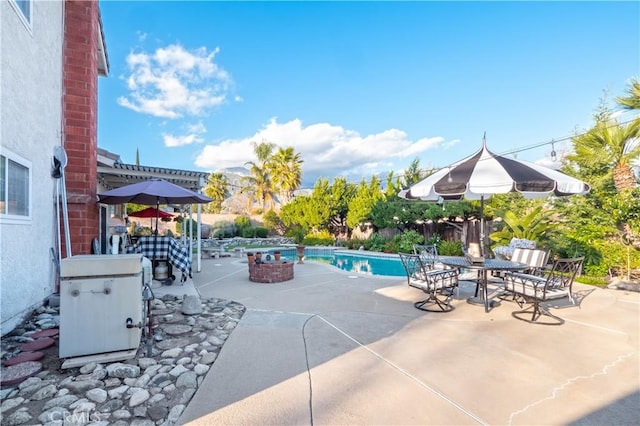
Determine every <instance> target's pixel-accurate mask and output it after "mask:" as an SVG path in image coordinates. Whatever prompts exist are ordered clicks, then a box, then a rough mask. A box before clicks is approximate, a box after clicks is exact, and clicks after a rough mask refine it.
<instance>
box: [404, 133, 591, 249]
mask: <svg viewBox="0 0 640 426" xmlns="http://www.w3.org/2000/svg"><path fill="white" fill-rule="evenodd" d="M589 190H590V187H589V185H588V184H586V183H585V182H582V181H581V180H579V179H576V178H574V177H571V176H569V175H566V174H564V173H562V172H559V171H557V170H553V169H550V168H548V167H544V166H540V165H538V164H534V163H529V162H527V161H522V160H515V159H512V158H507V157H503V156H500V155H497V154H494V153H493V152H491V151H490V150H489V149H488V148H487V143H486V138H485V137H483V138H482V148H481V149H480V150H479V151H478V152H476V153H475V154H473V155H471V156H470V157H467V158H465V159H463V160H461V161H459V162H457V163H454V164H453V165H451V166H449V167H445V168H443V169H440V170H438V171H437V172H435V173H434V174H432V175H431V176H428V177H427V178H425V179H424V180H422V181H420V182H418V183H416V184H414V185H412V186H411V187H409V188H406V189H403V190H402V191H400V192H399V193H398V196H399V197H401V198H406V199H419V200H431V201H438V200H441V199H444V200H460V199H462V198H465V199H468V200H480V206H481V208H480V211H481V220H480V247H481V250H482V251H483V255H484V200H485V199H486V198H489V197H490V196H491V195H493V194H506V193H508V192H520V193H521V194H522V195H524V197H525V198H538V197H547V196H549V195H555V196H566V195H574V194H586V193H587V192H589Z"/></svg>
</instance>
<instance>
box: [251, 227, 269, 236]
mask: <svg viewBox="0 0 640 426" xmlns="http://www.w3.org/2000/svg"><path fill="white" fill-rule="evenodd" d="M254 229H255V233H256V237H258V238H267V235H269V230H268V229H267V228H265V227H264V226H256V227H255V228H254Z"/></svg>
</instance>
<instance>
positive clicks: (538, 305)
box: [400, 245, 584, 325]
mask: <svg viewBox="0 0 640 426" xmlns="http://www.w3.org/2000/svg"><path fill="white" fill-rule="evenodd" d="M548 258H549V254H548V252H546V251H543V250H536V249H531V248H516V249H514V250H513V253H512V255H511V258H510V259H489V258H487V259H483V260H480V261H476V262H472V261H471V259H470V258H469V257H462V256H461V257H457V256H438V253H437V249H436V247H435V246H429V245H416V246H414V253H412V254H409V253H400V259H401V261H402V264H403V266H404V268H405V270H406V273H407V283H408V285H409V286H410V287H414V288H417V289H420V290H422V291H423V292H425V293H426V294H427V298H426V299H424V300H420V301H418V302H416V303H414V306H415V307H416V308H417V309H420V310H424V311H428V312H450V311H452V310H453V309H454V307H453V306H452V305H451V303H450V302H451V299H452V297H453V294H454V292H457V290H458V285H459V279H460V273H461V271H462V270H466V271H476V272H477V275H476V278H475V279H474V280H473V281H475V283H476V290H475V294H474V296H472V297H470V298H468V299H467V302H468V303H471V304H481V305H483V306H484V308H485V312H489V311H490V309H491V308H493V307H495V306H499V305H500V302H499V301H498V300H495V299H493V300H492V299H491V298H490V296H489V294H488V285H489V272H491V274H492V276H493V277H498V278H500V279H501V280H502V285H501V289H500V290H501V291H500V294H499V299H501V300H511V301H513V302H515V303H517V304H518V306H519V307H520V308H524V309H520V310H516V311H514V312H512V316H513V317H514V318H516V319H519V320H522V321H526V322H530V323H535V324H545V325H560V324H563V323H564V320H563V319H562V318H559V317H558V316H556V315H553V314H552V313H551V312H549V310H548V309H547V308H546V306H545V304H544V303H545V302H548V301H551V300H558V299H564V298H568V299H569V300H570V301H571V303H574V300H573V295H572V292H571V290H572V285H573V281H574V279H575V277H576V276H577V275H578V273H579V272H580V270H581V268H582V263H583V260H584V258H583V257H577V258H572V259H555V260H553V262H551V263H550V264H548V263H547V262H548Z"/></svg>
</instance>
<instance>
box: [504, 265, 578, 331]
mask: <svg viewBox="0 0 640 426" xmlns="http://www.w3.org/2000/svg"><path fill="white" fill-rule="evenodd" d="M583 261H584V257H577V258H573V259H556V260H555V261H554V262H553V267H552V268H551V270H550V271H548V272H547V274H546V275H545V276H539V275H532V274H522V273H518V272H507V273H506V274H505V276H504V286H505V289H506V290H507V291H509V292H511V293H513V294H514V295H515V296H516V301H517V302H518V304H519V305H520V307H523V306H524V305H525V304H530V306H529V307H527V308H526V309H523V310H520V311H515V312H512V313H511V315H513V317H514V318H516V319H519V320H521V321H526V322H529V323H534V324H544V325H561V324H564V320H563V319H562V318H560V317H557V316H555V315H553V314H552V313H551V312H549V310H548V309H547V308H546V307H544V306H543V305H542V303H543V302H546V301H550V300H557V299H562V298H565V297H567V298H569V300H570V301H571V303H574V300H573V295H572V286H573V280H574V279H575V277H576V275H578V273H579V272H580V271H581V270H582V263H583ZM529 314H530V315H531V318H528V315H529ZM542 316H547V317H550V318H551V319H552V322H543V321H539V319H540V318H541V317H542Z"/></svg>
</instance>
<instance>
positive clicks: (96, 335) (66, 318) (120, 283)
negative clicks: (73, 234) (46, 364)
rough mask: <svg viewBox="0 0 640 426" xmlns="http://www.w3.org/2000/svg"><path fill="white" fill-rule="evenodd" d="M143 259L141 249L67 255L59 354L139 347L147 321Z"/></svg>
mask: <svg viewBox="0 0 640 426" xmlns="http://www.w3.org/2000/svg"><path fill="white" fill-rule="evenodd" d="M142 261H143V257H142V256H141V255H140V254H121V255H79V256H72V257H69V258H66V259H62V261H61V263H60V341H59V348H60V358H67V357H76V356H83V355H91V354H100V353H106V352H115V351H123V350H130V349H136V348H138V347H139V345H140V338H141V332H142V330H141V327H139V325H140V324H143V323H144V321H145V318H143V301H142V285H143V263H142ZM145 266H147V265H145ZM147 268H148V266H147ZM127 324H129V325H130V327H127Z"/></svg>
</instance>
